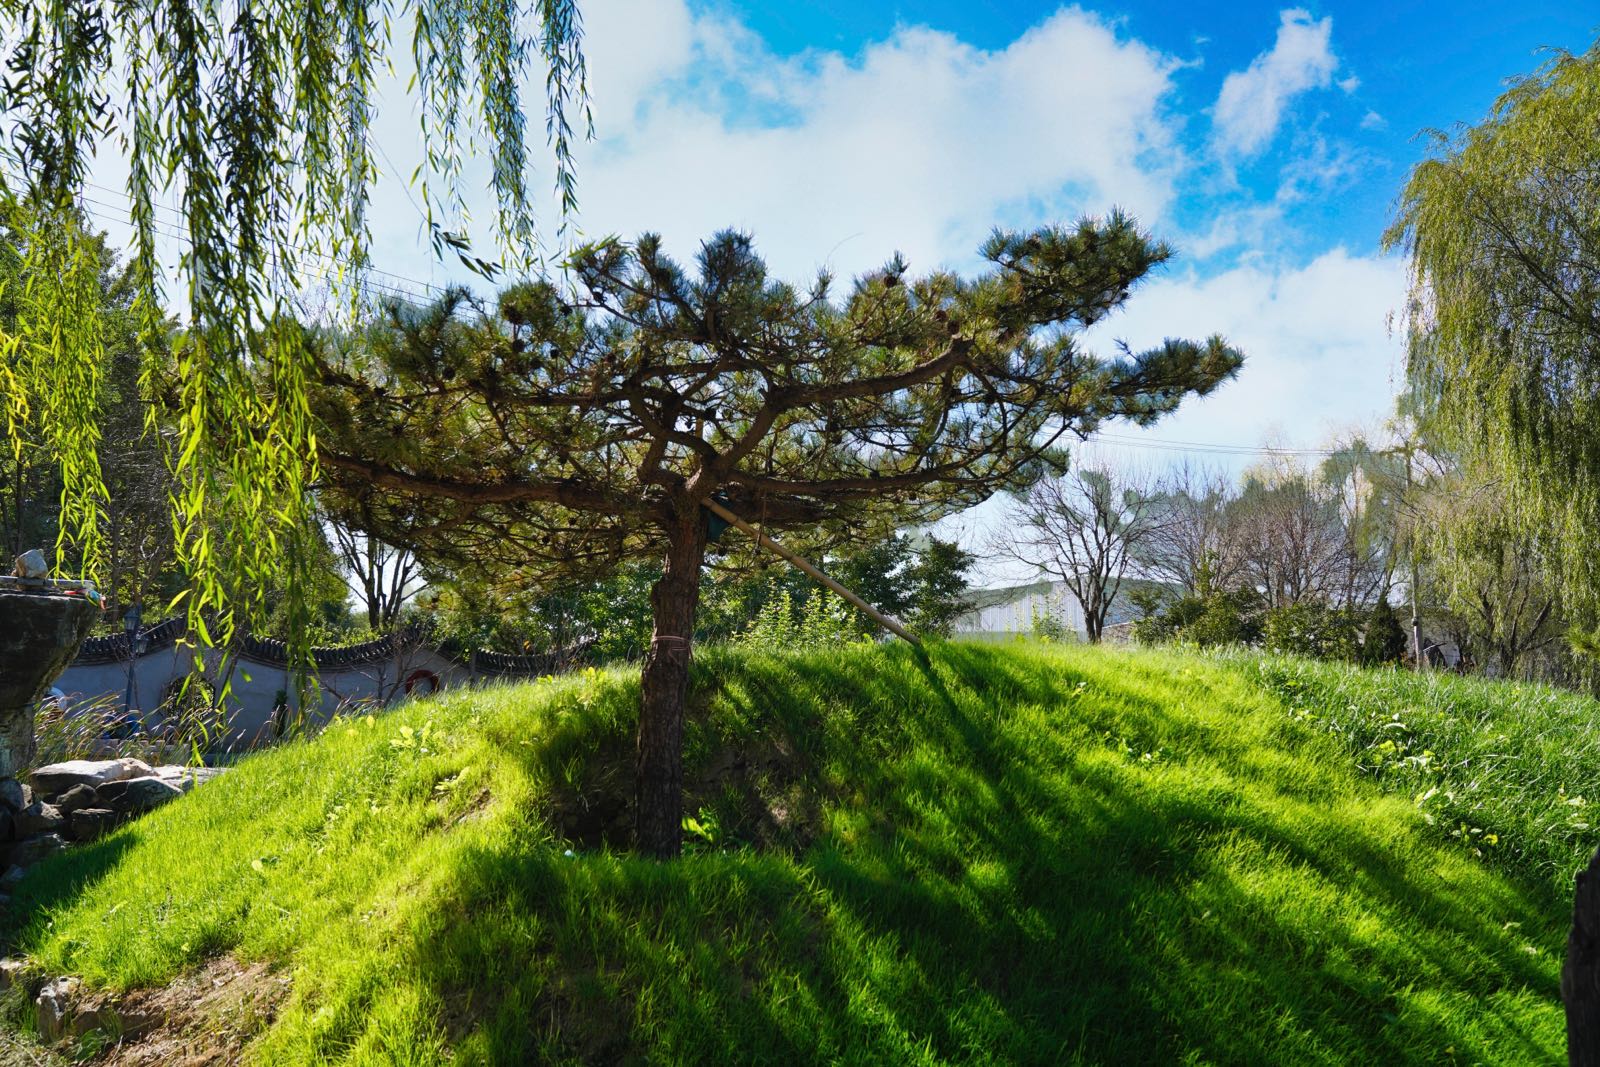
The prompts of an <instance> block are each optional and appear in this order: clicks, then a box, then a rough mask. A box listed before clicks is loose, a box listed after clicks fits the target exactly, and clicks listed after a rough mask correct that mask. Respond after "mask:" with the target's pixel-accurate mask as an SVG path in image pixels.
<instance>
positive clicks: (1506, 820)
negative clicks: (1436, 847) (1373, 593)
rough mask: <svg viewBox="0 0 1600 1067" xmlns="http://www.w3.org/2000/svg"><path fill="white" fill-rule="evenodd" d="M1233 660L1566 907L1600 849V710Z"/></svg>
mask: <svg viewBox="0 0 1600 1067" xmlns="http://www.w3.org/2000/svg"><path fill="white" fill-rule="evenodd" d="M1229 660H1230V661H1231V663H1232V664H1233V665H1234V666H1235V667H1236V668H1238V669H1240V670H1242V671H1243V673H1244V676H1245V677H1249V678H1253V679H1254V680H1255V681H1256V682H1257V683H1258V684H1260V685H1261V686H1262V687H1263V688H1265V689H1266V690H1267V691H1269V692H1271V693H1273V694H1274V695H1276V696H1278V697H1280V698H1281V700H1282V701H1283V703H1284V704H1285V705H1286V706H1287V707H1288V709H1289V712H1290V714H1291V715H1292V716H1294V717H1295V718H1296V719H1297V720H1299V721H1302V722H1304V723H1305V724H1306V725H1308V726H1311V727H1313V728H1315V729H1317V730H1319V731H1322V732H1325V733H1327V734H1328V735H1329V736H1331V737H1332V738H1334V739H1335V740H1336V741H1337V742H1338V743H1339V745H1340V747H1341V748H1343V749H1344V750H1345V752H1346V753H1347V754H1348V755H1349V756H1350V758H1352V759H1353V760H1354V762H1355V764H1356V766H1357V767H1358V768H1359V769H1360V770H1361V772H1362V774H1363V775H1364V776H1365V777H1368V778H1369V779H1371V780H1372V781H1374V782H1375V783H1376V784H1377V785H1378V786H1379V787H1380V788H1381V789H1383V790H1384V791H1385V792H1388V793H1394V794H1398V795H1402V796H1405V797H1408V798H1410V799H1411V800H1412V801H1413V803H1414V804H1415V805H1416V806H1417V808H1418V809H1419V810H1420V811H1421V812H1422V813H1423V817H1424V819H1425V820H1426V821H1427V822H1429V823H1431V824H1433V825H1434V826H1436V827H1437V828H1438V830H1439V832H1440V833H1441V834H1442V835H1443V836H1445V837H1447V838H1451V839H1453V840H1454V841H1456V842H1457V843H1459V844H1461V845H1462V846H1464V847H1466V848H1468V849H1470V850H1472V851H1474V852H1476V853H1477V854H1478V855H1481V856H1484V857H1486V858H1487V859H1488V860H1489V861H1490V862H1491V863H1493V864H1495V865H1496V866H1497V867H1500V868H1501V869H1504V870H1506V871H1509V872H1512V873H1515V874H1517V875H1520V876H1525V877H1528V878H1531V879H1532V880H1534V881H1536V882H1539V883H1543V884H1542V886H1541V887H1540V888H1541V889H1546V890H1548V891H1549V892H1550V893H1551V894H1553V895H1554V896H1556V897H1558V898H1561V899H1564V900H1568V901H1570V898H1571V893H1572V878H1573V875H1574V874H1575V873H1576V872H1577V871H1579V870H1581V869H1582V868H1583V867H1584V866H1586V865H1587V864H1588V862H1589V857H1590V856H1592V855H1593V854H1594V850H1595V846H1596V845H1597V844H1600V704H1597V703H1596V702H1595V701H1594V700H1592V699H1590V698H1589V697H1586V696H1581V695H1579V694H1577V693H1573V692H1570V691H1566V690H1561V689H1555V688H1553V687H1550V686H1543V685H1525V684H1517V685H1511V684H1506V683H1504V682H1496V681H1487V680H1484V679H1481V678H1462V677H1457V676H1455V675H1451V674H1442V673H1437V672H1435V673H1425V674H1414V673H1412V672H1410V671H1400V670H1388V671H1381V672H1377V671H1370V670H1362V669H1360V668H1357V667H1351V666H1346V665H1342V664H1334V663H1319V662H1316V661H1312V660H1299V659H1280V658H1266V659H1257V658H1255V657H1248V656H1246V657H1229Z"/></svg>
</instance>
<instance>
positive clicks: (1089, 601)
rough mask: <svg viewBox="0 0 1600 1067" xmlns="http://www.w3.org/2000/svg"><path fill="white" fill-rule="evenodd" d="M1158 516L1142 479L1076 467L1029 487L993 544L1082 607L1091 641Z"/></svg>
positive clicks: (1102, 627)
mask: <svg viewBox="0 0 1600 1067" xmlns="http://www.w3.org/2000/svg"><path fill="white" fill-rule="evenodd" d="M1159 514H1160V513H1159V511H1158V510H1157V508H1156V506H1155V501H1154V495H1153V493H1152V490H1151V487H1150V486H1149V484H1148V483H1147V482H1146V481H1145V480H1143V479H1140V478H1134V477H1130V476H1128V475H1124V474H1119V473H1117V472H1115V471H1111V470H1094V469H1086V468H1083V467H1078V468H1075V469H1074V470H1072V471H1071V472H1069V473H1067V474H1064V475H1062V476H1061V477H1059V478H1048V479H1044V480H1041V481H1039V482H1037V483H1035V484H1034V485H1033V487H1032V488H1031V489H1029V490H1028V493H1027V495H1026V496H1025V497H1023V498H1022V499H1021V500H1020V501H1018V502H1017V504H1016V505H1015V506H1014V507H1013V508H1012V509H1011V511H1010V512H1009V513H1008V515H1007V519H1006V526H1005V529H1004V530H1003V531H1002V532H1000V533H999V534H998V535H997V536H996V537H995V538H994V542H993V543H994V547H995V549H996V551H998V552H999V553H1001V554H1003V555H1006V556H1009V557H1011V558H1012V559H1015V560H1017V561H1019V562H1022V563H1026V564H1029V565H1030V566H1033V567H1036V568H1038V570H1039V571H1041V572H1042V573H1044V574H1047V575H1049V576H1050V577H1051V578H1054V579H1056V580H1058V581H1060V582H1061V583H1062V584H1064V585H1065V586H1066V587H1067V590H1068V591H1069V592H1071V594H1072V597H1073V599H1074V600H1076V601H1077V602H1078V606H1079V607H1080V608H1082V609H1083V626H1084V630H1085V632H1086V634H1087V636H1088V638H1089V641H1090V642H1091V643H1094V642H1098V641H1099V640H1100V638H1101V636H1102V635H1103V634H1104V633H1105V628H1106V619H1107V617H1108V616H1109V615H1110V614H1111V609H1112V607H1113V606H1114V605H1115V604H1116V601H1117V594H1118V593H1119V592H1120V591H1121V589H1122V580H1123V578H1124V577H1126V576H1127V574H1128V568H1129V567H1130V566H1131V565H1132V564H1133V563H1134V561H1135V560H1136V559H1137V558H1138V556H1139V554H1140V552H1141V551H1142V550H1143V549H1144V548H1145V546H1146V545H1147V544H1148V542H1149V539H1150V537H1151V535H1152V533H1153V532H1154V530H1155V528H1156V525H1157V521H1158V518H1159Z"/></svg>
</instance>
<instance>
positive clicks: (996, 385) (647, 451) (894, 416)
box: [315, 214, 1242, 855]
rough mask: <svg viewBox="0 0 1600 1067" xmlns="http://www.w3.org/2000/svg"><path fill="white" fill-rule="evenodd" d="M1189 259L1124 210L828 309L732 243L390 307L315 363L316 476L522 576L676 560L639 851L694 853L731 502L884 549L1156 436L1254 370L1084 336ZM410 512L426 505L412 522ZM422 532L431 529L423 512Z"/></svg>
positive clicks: (885, 273)
mask: <svg viewBox="0 0 1600 1067" xmlns="http://www.w3.org/2000/svg"><path fill="white" fill-rule="evenodd" d="M1171 254H1172V253H1171V250H1170V249H1169V248H1168V247H1167V246H1165V245H1163V244H1161V243H1159V242H1156V241H1153V240H1152V239H1150V238H1149V237H1148V236H1147V235H1146V234H1144V233H1143V232H1142V231H1141V230H1140V229H1139V228H1138V226H1136V225H1135V224H1134V222H1133V221H1132V220H1131V219H1129V218H1127V217H1125V216H1123V215H1120V214H1114V215H1112V216H1110V217H1109V218H1106V219H1103V220H1096V219H1086V220H1084V221H1082V222H1081V223H1079V224H1077V225H1075V226H1070V227H1050V228H1044V229H1039V230H1035V231H1032V232H1025V233H1011V232H998V233H996V234H995V235H994V236H993V237H992V238H991V239H990V240H989V241H988V242H987V243H986V244H985V246H984V248H983V249H982V255H983V258H984V260H985V261H986V263H987V264H988V267H987V269H986V270H985V272H984V273H982V274H980V275H979V276H977V277H975V278H963V277H960V276H958V275H956V274H954V273H951V272H948V271H939V272H934V273H930V274H927V275H923V276H912V275H911V274H910V272H909V270H908V268H907V266H906V265H905V264H904V263H903V262H901V261H899V260H898V259H896V260H895V261H894V262H891V263H890V264H888V265H887V266H886V267H885V268H884V269H883V270H881V271H877V272H874V273H872V274H869V275H867V276H864V277H862V278H860V279H857V280H856V282H855V283H854V284H853V285H852V286H850V288H849V290H848V291H847V292H846V293H844V294H843V295H842V297H840V298H838V299H835V298H834V295H833V282H832V280H831V279H830V278H828V277H827V276H825V275H824V276H821V277H819V278H818V279H817V280H816V281H815V282H814V283H813V284H812V285H810V286H809V287H805V288H801V287H797V286H794V285H789V284H785V283H782V282H779V281H775V280H773V279H771V278H770V277H769V276H768V274H767V270H766V266H765V264H764V263H763V261H762V260H761V258H760V256H759V255H757V253H756V251H755V248H754V245H753V243H752V241H751V239H750V238H749V237H748V236H746V235H743V234H739V233H723V234H719V235H717V236H716V237H714V238H712V239H711V240H709V241H707V242H706V243H705V244H704V245H703V246H702V248H701V249H700V252H699V255H698V256H697V257H696V261H695V263H694V265H693V267H692V268H688V269H686V268H685V267H683V266H681V265H680V264H679V263H677V262H676V261H674V260H673V259H672V258H671V257H669V256H668V255H667V254H666V252H665V251H664V249H663V248H662V244H661V241H660V239H659V238H657V237H656V236H653V235H646V236H644V237H642V238H640V239H639V240H638V241H637V242H634V243H625V242H623V241H620V240H614V239H612V240H605V241H601V242H598V243H596V244H593V245H590V246H587V247H585V248H582V249H579V250H578V251H577V252H576V253H575V254H574V255H573V256H572V259H571V262H570V265H569V266H570V271H571V278H572V288H571V289H570V290H569V289H566V288H564V287H563V286H561V285H558V284H556V283H555V282H554V281H551V280H547V279H540V280H535V281H531V282H528V283H524V284H521V285H517V286H514V287H512V288H510V289H508V290H506V291H505V292H503V293H502V294H501V296H500V299H499V301H498V302H497V304H496V305H495V306H494V307H493V308H492V309H491V308H487V307H483V308H473V307H470V306H468V302H467V301H466V299H465V297H464V296H461V295H457V296H455V297H453V298H452V299H451V300H449V301H446V302H445V303H443V304H441V305H439V306H436V307H433V308H430V309H425V310H423V311H414V310H410V309H407V308H403V307H398V306H397V307H394V308H392V309H391V310H390V313H389V316H388V320H387V321H386V322H384V323H381V324H378V326H377V327H375V329H374V331H373V332H372V333H370V334H368V335H367V336H366V337H364V338H357V339H353V340H345V341H339V340H337V339H334V340H331V341H330V343H329V344H328V345H327V346H325V347H324V348H323V349H321V350H320V351H321V354H320V355H319V356H318V357H317V359H318V372H317V373H318V375H319V378H320V380H321V382H322V383H323V384H324V385H325V386H326V388H325V389H323V390H319V391H318V393H317V394H316V396H315V405H316V407H315V414H316V416H317V418H318V420H319V421H320V423H321V429H320V430H319V434H318V441H319V444H320V447H321V452H322V463H323V469H324V471H325V472H326V475H327V476H328V479H329V481H330V484H331V486H332V487H333V488H334V489H335V490H336V491H337V492H339V493H341V494H345V495H347V496H349V497H351V498H356V499H360V500H362V501H363V506H365V507H366V508H367V513H368V514H371V515H374V516H376V517H378V518H379V519H380V520H381V519H382V517H383V516H384V514H385V513H386V512H387V513H389V514H391V515H393V516H394V521H393V522H392V523H389V524H386V525H380V528H379V529H378V530H377V532H378V533H379V534H380V535H381V536H383V537H384V538H385V540H388V541H390V542H391V543H395V544H407V545H411V546H414V547H417V548H418V549H419V550H421V551H423V552H424V553H425V554H429V555H435V554H436V555H440V556H443V557H445V558H446V559H447V560H448V559H449V557H451V556H452V555H453V554H457V553H462V552H467V553H470V554H480V553H488V554H494V555H498V556H500V557H502V558H504V559H506V561H507V562H512V563H515V564H516V565H519V566H522V567H523V568H525V571H526V573H527V574H528V575H529V576H530V577H533V576H560V575H567V574H571V573H572V572H573V570H574V569H575V568H592V569H596V570H604V569H606V568H609V567H614V566H615V565H617V564H618V563H620V562H622V561H624V560H626V559H629V558H637V557H639V556H655V557H657V558H660V559H661V560H662V566H663V574H662V577H661V580H660V581H658V582H657V583H656V585H655V588H654V591H653V594H652V601H653V607H654V616H655V633H654V637H653V639H652V643H651V648H650V651H649V653H648V654H647V656H646V658H645V667H644V696H643V708H642V712H641V717H640V739H639V767H638V777H637V782H636V786H637V789H638V790H639V797H638V799H639V804H638V818H639V826H638V832H639V840H640V843H641V845H642V846H643V847H644V848H645V849H646V850H647V851H650V852H653V853H656V854H663V855H666V854H672V853H675V852H676V851H677V849H678V842H679V812H678V804H679V801H678V797H679V794H680V781H679V775H680V774H681V754H680V753H679V751H678V748H679V737H680V731H681V723H682V709H683V696H684V687H685V684H686V681H687V668H688V658H689V655H688V654H689V642H690V640H691V638H692V635H693V632H694V620H695V612H696V606H697V597H698V589H699V582H700V568H701V565H702V562H703V560H704V558H705V555H706V551H707V534H708V531H707V523H706V517H705V514H706V513H705V510H704V509H703V508H702V503H703V502H704V501H706V500H707V499H709V498H711V497H713V496H715V497H717V498H718V499H719V500H720V501H721V502H723V504H724V505H725V506H726V507H728V508H730V509H731V510H733V511H734V512H735V513H737V514H739V515H741V516H742V517H744V518H746V519H747V520H748V521H751V522H755V523H758V524H760V525H761V526H762V527H763V528H764V529H767V530H784V529H793V528H816V527H821V528H823V529H826V530H829V531H832V533H833V534H834V535H835V536H837V537H838V538H840V539H857V540H864V539H869V538H871V537H873V536H875V535H879V534H882V533H885V532H887V531H888V530H889V529H891V528H892V527H893V526H895V525H903V524H910V523H919V522H924V521H927V520H931V519H934V518H937V517H938V516H940V515H943V514H947V513H949V512H952V511H955V510H958V509H960V508H963V507H966V506H968V505H971V504H975V503H978V502H979V501H981V500H983V499H985V498H987V497H988V496H989V495H991V494H992V493H994V492H995V491H997V490H1000V489H1014V488H1022V487H1024V486H1026V485H1027V484H1029V483H1030V482H1031V481H1032V480H1033V479H1034V478H1035V477H1037V476H1038V475H1039V474H1040V473H1042V472H1045V471H1047V470H1052V469H1054V470H1059V469H1061V465H1062V458H1063V457H1062V452H1061V446H1062V445H1063V444H1064V443H1065V442H1067V441H1069V440H1073V439H1075V438H1077V437H1081V436H1083V435H1086V434H1088V433H1089V432H1091V431H1092V430H1094V429H1096V428H1097V427H1098V426H1099V425H1100V424H1101V423H1103V422H1104V421H1106V420H1109V419H1118V418H1121V419H1128V420H1131V421H1133V422H1136V423H1140V424H1147V423H1150V422H1153V421H1155V420H1156V419H1158V418H1160V417H1161V416H1162V415H1164V414H1166V413H1168V412H1170V411H1172V410H1174V409H1175V408H1176V407H1177V406H1178V404H1179V403H1180V402H1181V401H1182V400H1183V399H1184V398H1185V397H1187V396H1190V395H1195V394H1204V393H1207V392H1210V391H1211V390H1212V389H1214V388H1215V387H1216V386H1217V385H1218V384H1220V383H1221V382H1223V381H1225V380H1226V379H1227V378H1229V377H1230V376H1232V375H1233V374H1234V373H1235V372H1236V371H1237V370H1238V368H1239V366H1240V363H1241V359H1242V357H1241V356H1240V355H1239V353H1238V352H1237V351H1235V350H1234V349H1233V348H1231V347H1229V346H1228V345H1227V344H1226V343H1225V342H1224V341H1223V340H1222V339H1221V338H1218V337H1213V338H1211V339H1210V340H1207V341H1199V342H1195V341H1184V340H1168V341H1166V342H1165V343H1164V344H1162V345H1159V346H1157V347H1155V348H1153V349H1151V350H1149V351H1145V352H1141V353H1133V352H1131V351H1127V350H1125V349H1124V350H1122V351H1121V352H1119V354H1118V355H1116V356H1114V357H1111V358H1105V357H1101V356H1098V355H1096V354H1094V353H1092V352H1090V351H1089V350H1088V349H1087V348H1085V347H1084V345H1083V344H1082V342H1081V333H1082V331H1083V329H1085V328H1086V327H1088V326H1090V325H1092V324H1094V323H1096V322H1099V321H1101V320H1102V319H1104V318H1105V317H1106V316H1107V315H1109V314H1111V313H1112V312H1114V311H1115V310H1116V309H1117V308H1119V307H1120V306H1121V305H1122V304H1123V303H1124V302H1125V301H1126V300H1127V299H1128V297H1129V295H1130V293H1131V291H1132V289H1133V288H1134V287H1135V286H1136V285H1137V284H1138V283H1139V282H1140V280H1141V279H1143V278H1144V277H1145V276H1146V275H1148V273H1149V272H1150V271H1151V270H1152V269H1154V268H1156V267H1157V266H1159V265H1160V264H1161V263H1163V262H1165V261H1166V260H1167V259H1168V258H1169V257H1170V256H1171ZM419 498H425V499H427V500H429V501H430V505H429V507H428V508H426V509H419V508H416V507H415V506H414V504H415V501H416V500H417V499H419ZM424 511H425V514H423V512H424Z"/></svg>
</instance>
